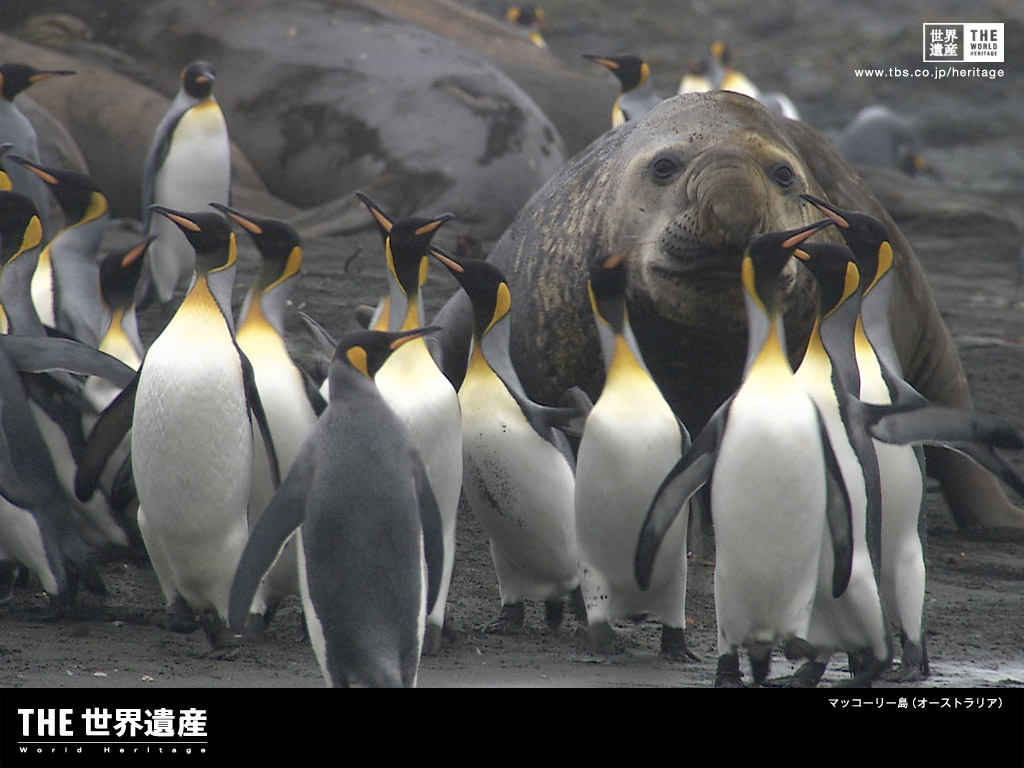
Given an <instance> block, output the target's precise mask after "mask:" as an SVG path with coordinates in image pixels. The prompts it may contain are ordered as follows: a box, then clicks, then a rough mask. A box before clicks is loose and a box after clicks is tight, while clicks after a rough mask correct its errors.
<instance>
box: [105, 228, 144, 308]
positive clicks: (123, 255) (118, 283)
mask: <svg viewBox="0 0 1024 768" xmlns="http://www.w3.org/2000/svg"><path fill="white" fill-rule="evenodd" d="M155 239H156V236H155V235H152V236H150V237H147V238H146V239H145V240H143V241H142V242H141V243H139V244H137V245H133V246H132V247H131V248H129V249H128V250H127V251H115V252H114V253H111V254H110V255H108V256H107V257H106V258H104V259H103V261H101V262H100V296H101V297H102V298H103V301H104V302H105V303H106V305H107V306H108V307H112V308H121V309H126V308H128V307H130V306H131V305H132V302H134V301H135V286H136V285H137V284H138V282H139V276H140V275H141V274H142V262H143V260H144V259H145V256H146V249H147V248H149V244H150V243H152V242H153V241H154V240H155Z"/></svg>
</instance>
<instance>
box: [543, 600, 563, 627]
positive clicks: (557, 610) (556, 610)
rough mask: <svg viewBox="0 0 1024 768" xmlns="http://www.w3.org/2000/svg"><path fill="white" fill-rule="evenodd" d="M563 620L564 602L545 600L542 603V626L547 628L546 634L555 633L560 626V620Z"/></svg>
mask: <svg viewBox="0 0 1024 768" xmlns="http://www.w3.org/2000/svg"><path fill="white" fill-rule="evenodd" d="M564 618H565V601H564V600H561V599H558V600H545V601H544V624H545V625H546V626H547V629H548V632H557V631H558V630H559V628H561V626H562V620H563V619H564Z"/></svg>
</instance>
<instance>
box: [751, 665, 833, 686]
mask: <svg viewBox="0 0 1024 768" xmlns="http://www.w3.org/2000/svg"><path fill="white" fill-rule="evenodd" d="M826 666H827V664H826V663H825V662H824V661H807V662H805V663H804V664H802V665H800V668H799V669H797V671H796V672H794V673H793V674H792V675H786V676H784V677H775V678H772V679H771V680H765V681H764V685H765V687H767V688H814V687H815V686H816V685H817V684H818V683H819V682H821V677H822V675H824V674H825V667H826Z"/></svg>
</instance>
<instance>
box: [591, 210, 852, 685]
mask: <svg viewBox="0 0 1024 768" xmlns="http://www.w3.org/2000/svg"><path fill="white" fill-rule="evenodd" d="M822 226H824V225H823V224H822V223H820V222H819V223H817V224H812V225H810V226H808V227H803V228H801V229H798V230H791V231H788V232H771V233H767V234H763V235H758V236H755V237H754V238H752V240H751V241H750V244H749V245H748V246H747V249H746V252H745V254H744V258H743V261H742V267H741V275H742V286H743V292H744V299H745V303H746V308H747V317H748V328H749V330H748V343H747V360H746V365H745V372H744V377H743V382H742V384H741V385H740V388H739V389H738V390H737V391H736V393H735V394H734V395H733V396H732V397H731V398H729V399H728V400H727V401H726V402H725V403H723V404H722V406H720V407H719V409H718V410H717V411H716V412H715V414H714V415H713V416H712V418H711V419H710V421H709V422H708V423H707V425H706V426H705V427H704V429H702V430H701V432H700V434H699V435H698V436H697V437H696V439H695V440H694V441H693V444H692V445H691V446H690V448H688V449H687V450H686V451H685V453H684V454H683V457H682V458H681V459H680V460H679V462H678V463H677V464H676V466H675V467H673V468H672V470H671V471H670V472H669V474H668V475H667V476H666V477H665V480H664V482H663V483H662V485H661V487H660V488H659V489H658V492H657V494H656V495H655V498H654V502H653V503H652V505H651V508H650V511H649V512H648V515H647V519H646V520H645V521H644V524H643V528H642V530H641V534H640V537H639V543H638V545H637V550H636V577H637V581H638V582H639V583H640V585H641V586H646V585H647V584H648V583H649V582H650V579H651V573H652V571H653V568H654V566H655V565H656V563H657V560H656V556H657V554H658V549H659V547H660V545H661V540H662V538H663V537H664V536H665V533H666V531H668V530H669V528H670V526H671V525H672V524H673V523H674V522H675V520H676V518H677V517H678V516H680V509H681V508H682V505H683V504H684V503H685V502H686V501H687V500H688V499H689V498H690V497H692V496H693V494H694V493H696V492H697V491H698V490H699V489H700V488H702V487H703V486H704V485H705V484H710V503H711V514H712V518H713V520H714V530H715V552H716V562H715V613H716V617H717V622H718V653H719V657H718V669H717V671H716V673H715V686H716V687H741V686H742V685H743V682H742V673H741V671H740V663H739V651H740V649H741V648H743V649H746V651H747V653H748V654H749V657H750V665H751V670H752V672H753V677H754V683H755V685H761V684H762V683H763V682H764V681H765V679H766V678H767V676H768V672H769V669H770V664H771V655H772V651H773V649H774V647H775V645H776V643H777V642H779V641H782V642H783V648H784V651H785V653H786V656H787V657H789V658H791V659H795V658H806V657H807V656H808V655H810V653H811V652H812V648H811V646H810V645H809V643H808V642H807V635H808V630H809V628H810V620H811V611H812V608H813V604H814V597H815V594H816V591H817V586H818V574H819V567H820V560H821V550H822V542H823V537H824V536H826V535H829V536H830V537H831V539H832V551H833V553H834V566H833V571H832V575H831V576H832V578H831V590H832V592H831V593H832V596H833V597H838V596H840V595H842V594H843V592H844V591H845V590H846V588H847V584H848V582H849V578H850V568H851V559H852V552H853V547H852V523H851V518H850V502H849V497H848V495H847V493H846V487H845V485H844V483H843V479H842V475H841V472H840V468H839V466H838V462H837V460H836V457H835V454H834V452H833V450H832V446H831V441H830V440H829V437H828V433H827V431H826V429H825V426H824V423H823V419H822V416H821V413H820V411H819V409H818V407H817V405H816V404H815V402H814V400H813V399H812V398H811V397H810V396H809V395H808V394H807V393H806V392H805V391H804V390H803V388H802V387H800V386H799V385H798V384H797V382H796V381H795V379H794V376H793V369H792V367H791V366H790V363H789V358H788V357H787V354H786V344H785V338H784V336H785V333H784V328H783V324H782V307H781V300H780V290H779V289H780V280H781V278H782V277H783V273H784V271H785V270H786V269H787V266H788V265H791V258H792V255H793V253H794V251H795V249H796V248H797V247H798V246H799V245H800V244H801V243H802V242H803V241H804V240H805V239H806V238H808V237H810V236H811V235H812V234H814V232H817V231H818V230H819V229H821V228H822ZM577 482H578V480H577ZM667 554H670V555H672V556H673V557H674V556H675V553H667Z"/></svg>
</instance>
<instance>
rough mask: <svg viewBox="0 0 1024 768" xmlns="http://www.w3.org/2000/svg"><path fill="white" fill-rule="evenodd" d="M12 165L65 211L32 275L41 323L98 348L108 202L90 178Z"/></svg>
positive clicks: (25, 162)
mask: <svg viewBox="0 0 1024 768" xmlns="http://www.w3.org/2000/svg"><path fill="white" fill-rule="evenodd" d="M10 159H11V160H13V161H14V162H16V163H19V164H21V165H22V166H24V167H25V168H27V169H28V170H29V171H30V172H31V173H33V174H34V175H36V176H37V177H38V178H39V179H41V180H42V181H43V182H44V183H45V184H46V186H47V188H48V189H49V190H50V191H51V192H52V193H53V195H54V197H55V198H56V199H57V202H58V203H59V204H60V207H61V210H63V211H64V225H63V226H62V227H61V229H60V230H59V231H58V232H57V234H56V235H54V236H53V239H52V240H50V241H49V242H48V243H47V244H46V246H45V247H44V248H43V249H42V251H40V253H39V260H38V263H37V264H36V270H35V272H34V273H33V275H32V303H33V305H35V308H36V312H37V314H38V315H39V319H40V321H41V322H42V323H43V325H45V326H48V327H50V328H56V329H57V330H58V331H60V332H61V333H63V334H65V335H67V336H70V337H71V338H74V339H77V340H78V341H81V342H82V343H83V344H88V345H89V346H91V347H94V348H96V347H98V346H99V343H100V325H101V324H102V322H103V307H102V305H101V303H100V295H99V282H100V281H99V261H100V259H99V249H100V243H101V242H102V240H103V235H104V233H105V232H106V229H107V223H108V222H109V220H110V216H109V206H108V205H107V198H106V197H105V196H104V194H103V193H102V192H101V191H100V189H99V186H98V185H97V184H96V181H95V180H94V179H93V178H92V177H90V176H89V175H88V174H85V173H78V172H76V171H65V170H61V169H58V168H47V167H44V166H41V165H39V164H38V163H33V162H31V161H30V160H27V159H25V158H22V157H20V156H18V155H12V156H11V158H10Z"/></svg>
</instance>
